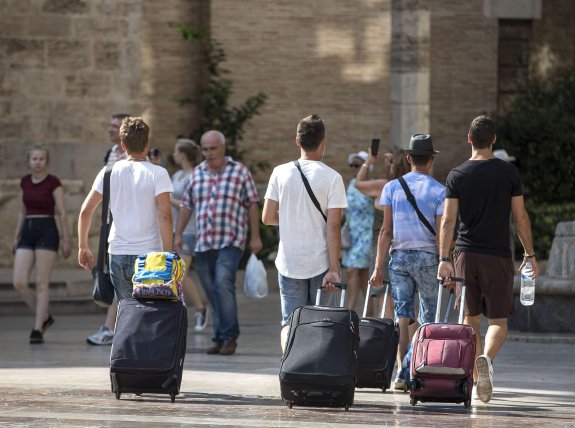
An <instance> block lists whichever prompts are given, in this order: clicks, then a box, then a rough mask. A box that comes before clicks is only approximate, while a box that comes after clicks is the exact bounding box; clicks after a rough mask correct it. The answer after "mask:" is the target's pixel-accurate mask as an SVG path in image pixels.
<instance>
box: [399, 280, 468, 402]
mask: <svg viewBox="0 0 575 428" xmlns="http://www.w3.org/2000/svg"><path fill="white" fill-rule="evenodd" d="M451 280H452V281H456V282H461V284H462V290H461V302H460V304H459V305H460V308H459V323H458V324H449V323H439V313H440V309H441V298H442V291H443V286H442V284H441V283H440V284H439V293H438V297H437V311H436V314H435V323H428V324H423V325H422V326H421V327H419V328H418V329H417V331H416V332H415V335H414V337H413V354H412V357H411V367H410V375H411V382H410V397H411V404H412V405H413V406H415V405H416V404H417V402H419V401H421V402H429V401H437V402H444V403H463V404H464V405H465V407H467V408H469V406H470V405H471V391H472V389H473V366H474V364H475V332H474V331H473V328H471V327H470V326H468V325H464V324H463V312H464V307H465V280H464V279H462V278H451ZM447 310H449V308H447Z"/></svg>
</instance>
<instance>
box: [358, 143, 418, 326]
mask: <svg viewBox="0 0 575 428" xmlns="http://www.w3.org/2000/svg"><path fill="white" fill-rule="evenodd" d="M382 157H383V174H382V178H377V179H371V180H369V179H368V175H369V174H368V172H369V170H370V169H371V168H372V167H373V165H374V164H375V161H376V160H377V159H378V156H372V154H371V148H368V156H367V159H366V161H365V162H364V163H363V164H362V166H361V168H360V169H359V170H358V172H357V175H356V180H355V188H356V189H357V190H359V191H360V192H361V193H363V194H364V195H366V196H369V197H371V198H372V199H373V205H374V208H375V209H374V217H373V228H372V244H371V254H370V260H369V277H371V275H372V274H373V271H374V269H375V256H376V255H377V239H378V237H379V232H380V230H381V227H382V226H383V206H381V205H379V199H380V198H381V193H382V192H383V186H385V185H386V184H387V183H389V181H390V180H393V179H396V178H398V177H401V176H402V175H404V174H406V173H407V172H408V171H409V165H408V164H407V160H406V159H405V155H404V154H403V153H401V152H398V153H397V154H396V155H395V156H394V155H393V154H392V153H385V154H384V155H383V156H382ZM394 160H395V161H394ZM388 264H389V254H386V259H385V261H384V263H383V266H382V278H383V280H384V281H389V272H388V269H387V265H388ZM379 301H380V305H381V304H383V298H381V299H379ZM369 314H371V315H373V316H379V314H380V311H378V313H377V314H373V313H372V311H371V308H370V307H368V315H369ZM384 317H386V318H390V319H393V318H394V314H393V299H392V298H391V289H390V291H389V296H388V299H387V304H386V308H385V313H384Z"/></svg>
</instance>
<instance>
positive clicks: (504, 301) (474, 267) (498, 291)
mask: <svg viewBox="0 0 575 428" xmlns="http://www.w3.org/2000/svg"><path fill="white" fill-rule="evenodd" d="M496 141H497V135H496V131H495V122H493V120H492V119H491V118H489V117H487V116H478V117H476V118H475V119H473V121H472V122H471V125H470V127H469V133H468V135H467V143H468V144H469V145H470V146H471V157H470V158H469V159H468V160H466V161H465V162H463V163H462V164H461V165H459V166H457V167H455V168H453V170H451V172H450V173H449V174H448V176H447V182H446V184H447V191H446V195H445V197H446V199H445V214H444V216H443V219H442V220H441V228H440V232H439V238H440V241H439V242H440V244H439V260H440V263H439V266H438V268H437V278H439V279H444V280H445V284H446V285H447V286H451V287H453V284H452V281H451V280H450V277H452V276H457V277H462V278H465V280H466V285H467V291H466V293H467V294H466V296H465V320H464V323H465V324H467V325H470V326H471V327H473V330H474V331H475V333H476V340H477V346H476V359H475V373H474V377H475V379H476V380H477V385H476V392H477V398H479V399H480V400H481V401H483V402H484V403H487V402H489V401H490V400H491V396H492V394H493V365H492V363H493V360H494V359H495V356H496V355H497V353H498V352H499V350H500V349H501V347H502V346H503V344H504V343H505V340H506V338H507V330H508V318H509V316H510V315H511V314H512V313H513V278H514V266H513V260H512V259H511V249H510V248H509V213H511V215H512V217H513V223H515V226H516V228H517V235H518V236H519V239H520V241H521V243H522V244H523V263H521V266H520V267H519V270H521V269H522V268H523V266H524V265H525V264H526V263H527V262H531V265H532V271H531V275H532V276H533V278H536V277H537V276H538V274H539V267H538V264H537V259H536V258H535V251H534V249H533V239H532V234H531V223H530V221H529V215H528V214H527V211H526V210H525V204H524V199H523V188H522V185H521V177H520V176H519V171H517V168H515V166H514V165H511V164H510V163H509V162H504V161H502V160H501V159H497V158H496V157H495V156H494V153H493V151H492V150H493V146H494V144H495V143H496ZM457 218H459V231H458V236H457V240H456V242H455V251H454V252H453V260H451V259H450V257H449V250H450V245H451V240H452V238H453V231H454V229H455V224H456V221H457ZM456 290H457V292H456V295H457V296H458V297H459V296H460V294H461V284H460V283H458V284H457V286H456ZM483 316H485V317H486V318H487V322H488V325H489V327H488V328H487V333H486V334H485V347H482V346H481V334H480V327H481V319H482V317H483Z"/></svg>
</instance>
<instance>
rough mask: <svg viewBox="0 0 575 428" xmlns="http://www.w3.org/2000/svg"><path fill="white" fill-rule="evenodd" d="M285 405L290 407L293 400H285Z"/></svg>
mask: <svg viewBox="0 0 575 428" xmlns="http://www.w3.org/2000/svg"><path fill="white" fill-rule="evenodd" d="M286 406H288V408H290V409H291V408H292V407H293V401H288V400H286Z"/></svg>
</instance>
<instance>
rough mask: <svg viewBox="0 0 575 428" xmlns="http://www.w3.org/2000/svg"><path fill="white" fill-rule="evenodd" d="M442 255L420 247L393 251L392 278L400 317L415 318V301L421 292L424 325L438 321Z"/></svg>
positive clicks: (390, 269) (394, 300)
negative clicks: (439, 270)
mask: <svg viewBox="0 0 575 428" xmlns="http://www.w3.org/2000/svg"><path fill="white" fill-rule="evenodd" d="M438 264H439V258H438V255H437V254H435V253H428V252H427V251H419V250H393V251H392V253H391V258H390V260H389V280H390V281H391V293H392V296H393V304H394V308H395V316H396V317H397V318H412V319H413V318H415V313H414V300H415V292H416V290H417V291H418V292H419V318H418V321H419V323H420V324H424V323H426V322H434V321H435V308H436V305H437V293H438V290H439V288H438V287H439V285H438V284H439V282H438V281H437V265H438Z"/></svg>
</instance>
